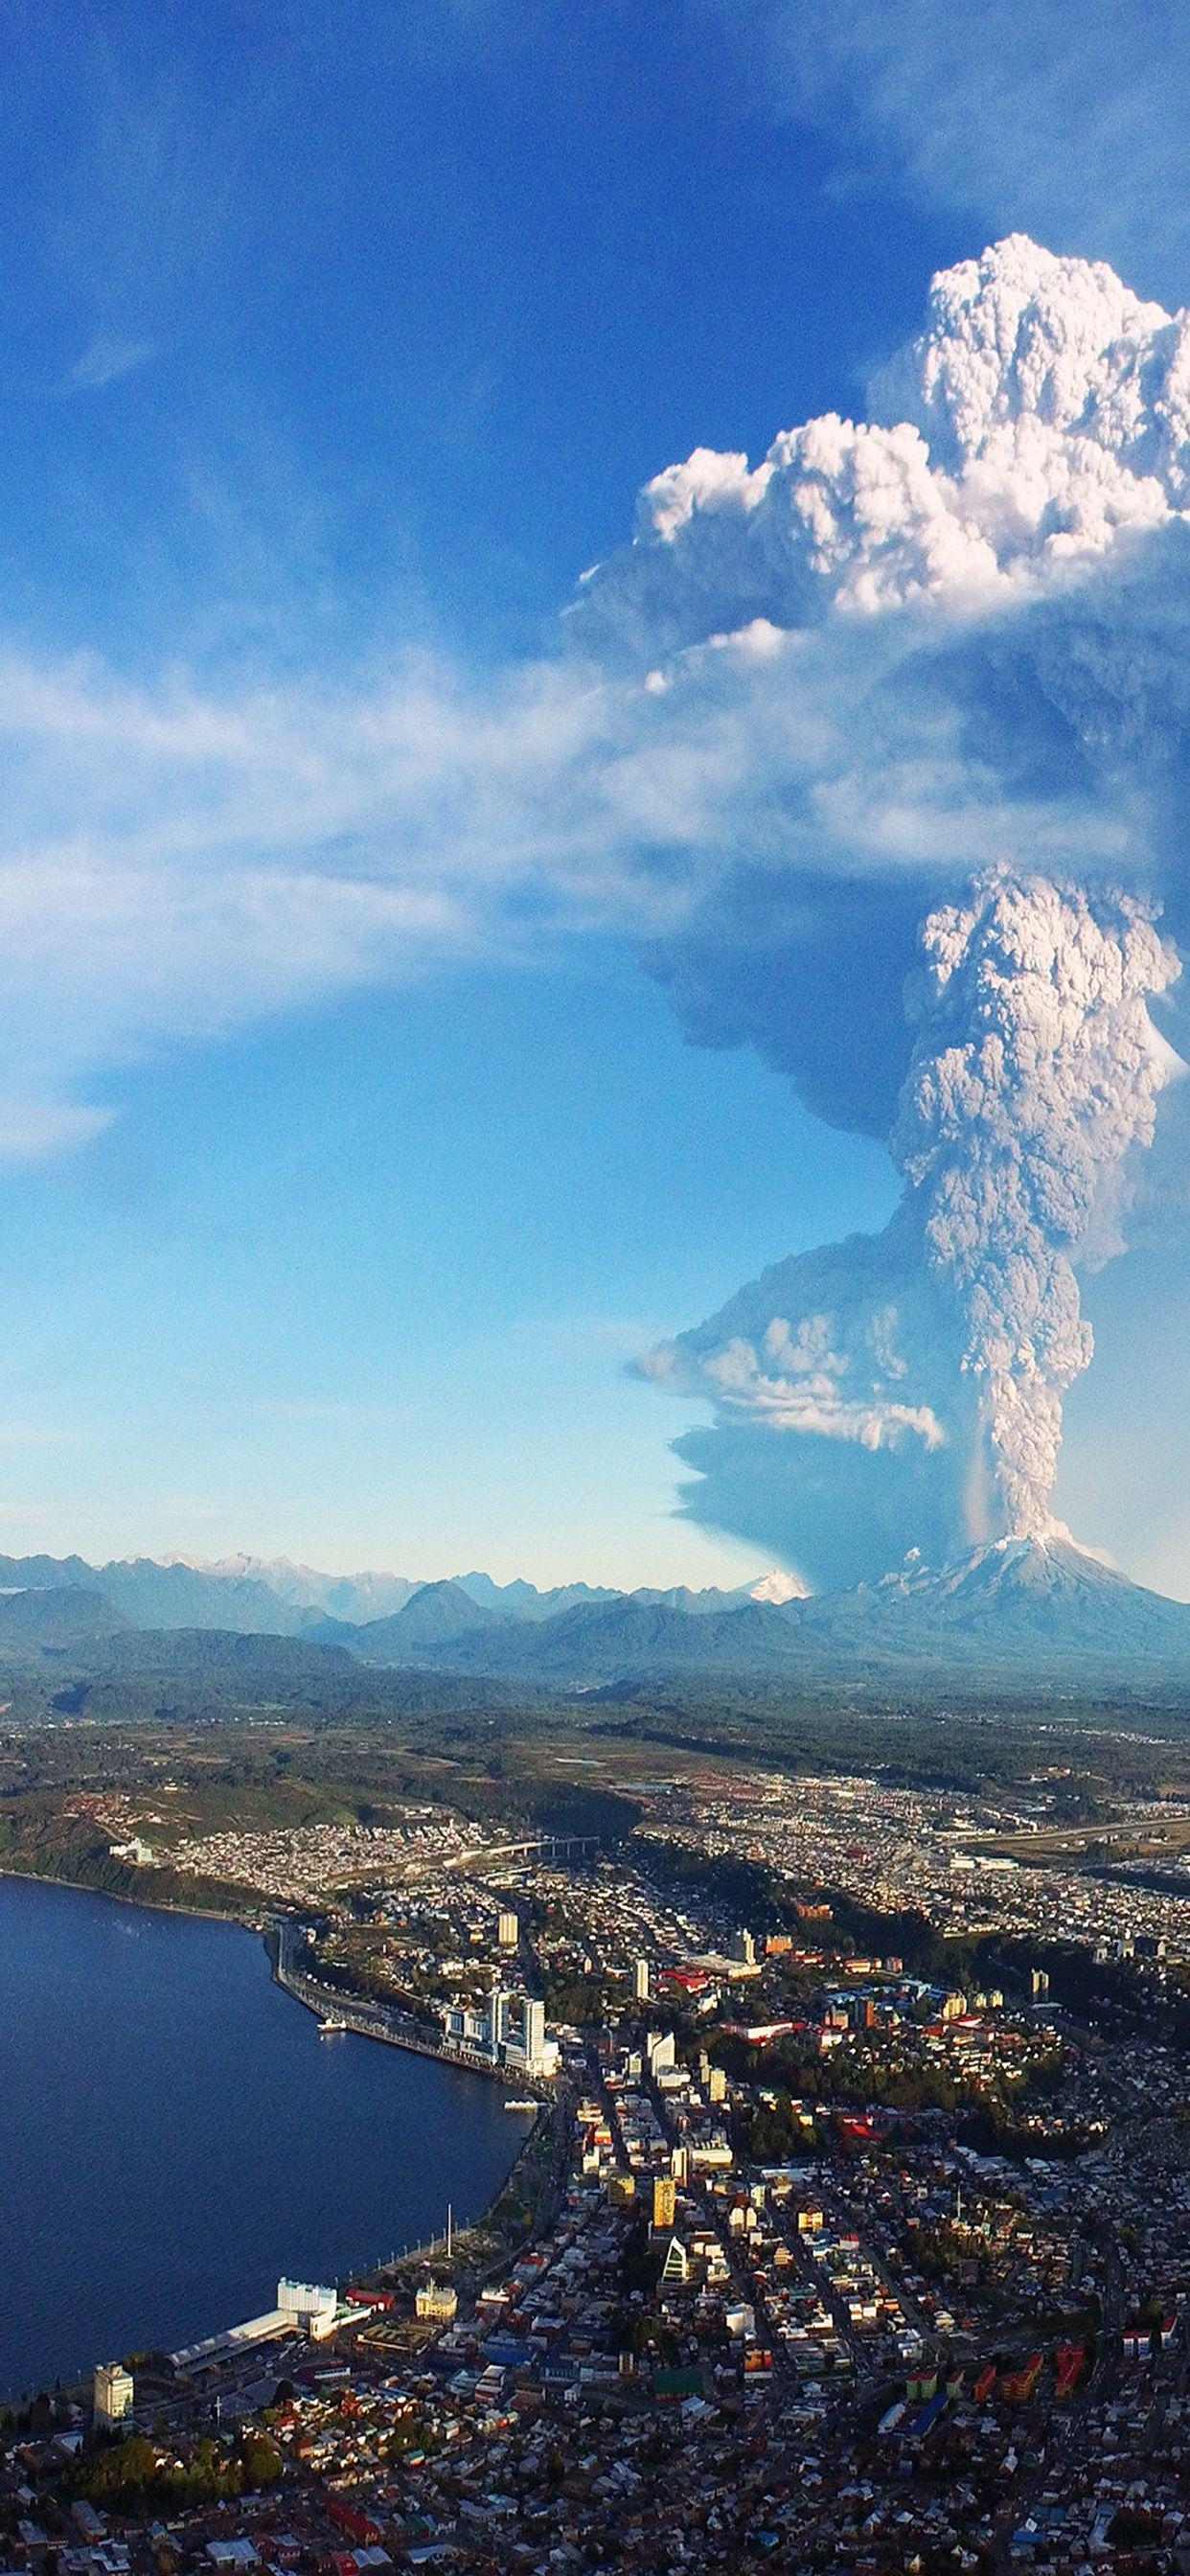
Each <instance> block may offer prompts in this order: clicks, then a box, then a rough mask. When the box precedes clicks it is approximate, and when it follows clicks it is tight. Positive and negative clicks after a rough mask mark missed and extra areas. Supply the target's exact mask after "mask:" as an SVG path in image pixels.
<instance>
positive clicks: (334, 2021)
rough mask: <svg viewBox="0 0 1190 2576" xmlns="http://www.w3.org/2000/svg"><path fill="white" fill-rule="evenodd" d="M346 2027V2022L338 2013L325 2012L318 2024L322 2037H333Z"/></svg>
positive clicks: (320, 2036) (319, 2033) (319, 2034)
mask: <svg viewBox="0 0 1190 2576" xmlns="http://www.w3.org/2000/svg"><path fill="white" fill-rule="evenodd" d="M346 2028H347V2024H346V2022H345V2021H343V2020H341V2019H340V2016H339V2014H338V2013H324V2014H323V2017H322V2020H321V2021H320V2022H319V2025H318V2036H319V2038H320V2039H333V2038H334V2037H335V2035H336V2033H337V2032H338V2031H341V2030H346Z"/></svg>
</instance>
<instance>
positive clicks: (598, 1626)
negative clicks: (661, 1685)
mask: <svg viewBox="0 0 1190 2576" xmlns="http://www.w3.org/2000/svg"><path fill="white" fill-rule="evenodd" d="M382 1605H387V1606H382ZM349 1614H350V1615H349ZM361 1614H362V1615H361ZM145 1632H158V1633H160V1632H175V1633H174V1634H173V1635H172V1637H171V1640H170V1649H169V1655H168V1659H167V1660H168V1663H169V1666H170V1668H171V1669H173V1670H178V1669H180V1667H181V1664H182V1663H184V1661H185V1656H186V1652H187V1648H186V1643H185V1640H186V1637H187V1635H190V1636H192V1637H193V1639H194V1644H193V1648H192V1650H191V1651H192V1654H193V1656H194V1657H195V1658H197V1659H198V1660H199V1661H201V1662H204V1668H206V1669H211V1668H212V1666H211V1656H212V1652H213V1650H214V1647H215V1643H216V1639H215V1636H214V1635H213V1634H212V1632H220V1633H222V1634H223V1635H224V1636H225V1637H240V1638H244V1637H250V1638H253V1639H255V1640H258V1641H259V1647H258V1651H257V1652H256V1653H255V1654H254V1656H253V1659H252V1664H251V1669H252V1671H253V1672H254V1673H256V1671H257V1668H258V1667H259V1669H260V1672H261V1673H265V1672H267V1668H268V1665H269V1656H270V1644H271V1645H272V1646H273V1647H274V1648H275V1649H276V1653H275V1656H274V1661H275V1662H276V1664H277V1667H278V1671H279V1672H280V1670H281V1669H282V1668H284V1670H285V1671H287V1672H288V1671H290V1670H291V1669H292V1670H294V1671H296V1670H297V1663H296V1662H295V1656H296V1655H297V1654H298V1651H299V1649H300V1655H301V1658H302V1659H303V1660H302V1661H301V1670H302V1673H303V1675H304V1677H305V1679H306V1681H307V1683H308V1684H309V1686H310V1687H311V1688H315V1687H316V1686H317V1678H318V1674H319V1673H320V1672H322V1673H323V1674H324V1677H325V1679H326V1681H327V1684H328V1688H329V1687H331V1686H333V1688H334V1690H335V1691H336V1692H339V1693H341V1691H342V1687H343V1678H344V1675H345V1674H350V1673H354V1674H356V1675H357V1676H358V1683H357V1684H353V1686H352V1688H353V1695H354V1694H355V1692H356V1691H357V1689H359V1688H363V1687H364V1686H365V1685H364V1671H362V1670H361V1667H362V1668H364V1670H370V1671H371V1672H372V1673H373V1674H374V1675H379V1674H380V1673H381V1672H388V1673H395V1672H405V1673H410V1672H413V1673H416V1672H421V1673H424V1674H425V1675H427V1676H429V1675H432V1674H440V1675H454V1676H458V1677H460V1678H466V1677H470V1678H471V1679H473V1680H474V1681H476V1682H479V1681H483V1682H485V1683H487V1682H492V1683H502V1684H504V1685H509V1684H511V1685H515V1686H517V1687H518V1688H528V1687H532V1688H536V1689H543V1690H548V1691H553V1692H557V1691H562V1692H575V1691H579V1692H589V1691H592V1690H601V1689H609V1688H612V1689H614V1688H617V1687H623V1686H624V1685H626V1684H631V1683H633V1682H636V1681H642V1682H643V1681H660V1680H664V1679H665V1678H666V1677H671V1676H672V1677H678V1676H681V1677H683V1678H686V1679H694V1678H696V1677H702V1678H703V1679H705V1680H707V1681H713V1680H718V1681H719V1682H720V1683H726V1682H728V1681H729V1680H731V1679H732V1678H735V1677H738V1678H739V1679H741V1680H758V1679H763V1680H766V1681H768V1682H770V1683H782V1682H788V1683H789V1685H790V1686H791V1688H797V1687H803V1686H806V1687H809V1686H812V1687H815V1688H821V1687H832V1686H839V1685H844V1686H853V1685H854V1686H862V1685H865V1684H873V1683H875V1684H879V1685H880V1686H881V1687H888V1688H898V1687H904V1688H908V1687H910V1686H911V1685H912V1684H918V1685H921V1684H930V1685H934V1684H944V1683H946V1682H948V1681H949V1682H953V1683H955V1684H958V1685H960V1686H961V1687H963V1688H964V1689H968V1690H969V1689H971V1688H972V1687H975V1686H979V1685H987V1686H989V1687H994V1686H1011V1687H1013V1688H1014V1689H1017V1690H1021V1689H1025V1690H1028V1689H1031V1688H1035V1687H1036V1688H1042V1689H1045V1690H1063V1689H1069V1690H1073V1691H1081V1692H1084V1693H1096V1694H1100V1693H1103V1692H1112V1693H1124V1694H1128V1695H1135V1694H1136V1693H1138V1692H1139V1693H1143V1692H1144V1691H1145V1690H1148V1689H1159V1690H1161V1691H1162V1692H1164V1693H1169V1692H1170V1691H1172V1692H1175V1693H1177V1694H1178V1695H1181V1694H1182V1693H1186V1694H1187V1695H1188V1696H1190V1604H1186V1603H1183V1602H1177V1601H1170V1600H1167V1599H1166V1598H1165V1597H1164V1596H1163V1595H1161V1594H1159V1593H1155V1592H1149V1591H1146V1590H1145V1589H1144V1588H1143V1587H1142V1586H1141V1585H1139V1584H1135V1583H1131V1582H1129V1580H1128V1579H1127V1577H1126V1576H1124V1575H1122V1574H1119V1573H1117V1572H1116V1571H1114V1569H1112V1568H1110V1567H1108V1566H1105V1565H1103V1564H1101V1563H1100V1562H1099V1560H1098V1559H1097V1558H1094V1557H1091V1556H1088V1555H1086V1554H1085V1553H1084V1552H1083V1551H1082V1550H1081V1549H1079V1548H1077V1547H1075V1546H1074V1545H1073V1544H1072V1543H1071V1542H1070V1541H1069V1540H1067V1539H1064V1538H1058V1537H1054V1538H1046V1539H1012V1540H1001V1541H999V1542H997V1543H995V1544H994V1545H991V1546H987V1547H982V1548H977V1549H975V1550H973V1551H972V1552H971V1553H970V1554H968V1555H966V1556H964V1557H961V1558H959V1559H957V1560H956V1561H954V1562H953V1563H951V1564H948V1565H945V1566H942V1567H929V1566H927V1565H925V1564H923V1563H922V1562H921V1561H920V1560H919V1559H918V1558H917V1557H916V1556H914V1557H912V1558H910V1559H909V1560H908V1561H907V1562H906V1564H905V1565H904V1566H903V1567H902V1568H901V1569H900V1570H899V1571H898V1572H896V1573H894V1574H889V1575H887V1576H885V1577H884V1579H883V1580H882V1581H881V1582H878V1583H873V1584H863V1585H859V1586H857V1587H856V1588H855V1589H854V1590H851V1591H846V1592H836V1593H830V1594H824V1595H819V1596H817V1597H816V1598H807V1597H805V1596H804V1595H803V1594H802V1593H801V1591H800V1589H799V1588H798V1587H797V1586H796V1585H795V1584H794V1583H793V1582H792V1581H791V1579H790V1578H788V1577H785V1576H781V1575H774V1576H767V1577H762V1578H761V1579H760V1580H759V1581H758V1582H756V1583H753V1584H751V1585H748V1586H744V1587H741V1588H740V1589H739V1590H738V1591H735V1592H730V1591H718V1590H710V1591H704V1592H697V1593H696V1592H690V1591H687V1590H686V1589H685V1588H684V1587H677V1588H675V1589H673V1590H670V1591H655V1590H648V1589H646V1590H641V1591H637V1592H632V1593H623V1592H614V1591H611V1590H609V1589H607V1588H605V1587H601V1586H598V1585H588V1584H582V1583H575V1584H566V1585H562V1586H559V1587H557V1588H556V1589H554V1590H552V1591H545V1592H542V1591H538V1590H537V1589H536V1587H535V1586H534V1585H532V1584H528V1583H510V1584H505V1585H500V1584H496V1583H494V1582H493V1581H492V1580H491V1578H490V1577H489V1576H487V1575H483V1574H468V1575H460V1576H457V1577H451V1578H448V1579H446V1580H443V1581H438V1582H431V1583H425V1584H415V1583H413V1582H411V1581H407V1580H406V1579H405V1578H404V1577H402V1576H397V1575H381V1574H367V1575H358V1576H351V1577H347V1576H331V1575H319V1574H317V1573H315V1572H313V1571H312V1570H311V1569H309V1568H306V1567H300V1566H291V1565H289V1564H288V1563H286V1562H284V1561H282V1562H280V1563H271V1564H270V1563H262V1562H261V1561H260V1560H259V1559H256V1558H251V1557H235V1558H231V1559H228V1560H225V1561H223V1562H222V1563H220V1564H217V1565H207V1566H201V1565H192V1564H187V1563H182V1562H178V1561H174V1562H170V1563H164V1564H161V1563H158V1562H157V1561H156V1560H155V1559H150V1558H136V1559H123V1560H118V1561H114V1562H112V1563H110V1564H107V1565H100V1566H91V1565H88V1564H87V1563H86V1562H85V1560H84V1559H83V1558H81V1557H66V1558H55V1557H48V1556H38V1557H24V1558H13V1557H7V1558H0V1662H2V1663H5V1664H9V1665H12V1664H17V1665H21V1664H23V1665H26V1666H27V1665H28V1664H29V1663H30V1661H32V1662H33V1663H35V1664H44V1662H45V1661H46V1660H47V1659H49V1660H50V1661H51V1662H52V1663H54V1664H55V1665H57V1666H60V1667H66V1668H68V1669H70V1670H72V1671H75V1670H79V1669H81V1668H82V1667H83V1666H85V1665H86V1664H87V1663H88V1661H93V1660H94V1659H95V1658H99V1659H100V1660H101V1661H102V1664H103V1668H104V1670H105V1673H106V1674H107V1676H108V1677H109V1679H111V1678H113V1677H114V1676H116V1675H118V1673H119V1671H120V1669H121V1667H122V1666H127V1668H128V1671H129V1673H130V1674H131V1673H132V1672H134V1671H135V1672H143V1671H144V1670H145V1669H146V1650H145V1647H144V1645H143V1643H139V1642H138V1639H143V1637H144V1635H145ZM197 1632H205V1633H206V1642H205V1645H204V1643H203V1640H202V1637H201V1636H200V1634H199V1633H197ZM283 1649H284V1651H283ZM162 1653H163V1650H158V1651H157V1662H158V1663H161V1662H162ZM229 1655H231V1649H230V1647H229V1648H228V1649H227V1652H226V1653H225V1654H224V1656H223V1661H227V1659H228V1656H229ZM232 1664H235V1665H236V1668H237V1669H238V1668H242V1666H243V1658H242V1656H240V1657H239V1658H238V1661H237V1658H236V1657H235V1656H232V1657H231V1664H229V1669H231V1668H232Z"/></svg>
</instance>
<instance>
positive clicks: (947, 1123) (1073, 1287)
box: [891, 875, 1178, 1537]
mask: <svg viewBox="0 0 1190 2576" xmlns="http://www.w3.org/2000/svg"><path fill="white" fill-rule="evenodd" d="M921 946H922V951H923V956H924V966H923V968H922V971H921V973H920V975H919V976H918V977H917V978H916V979H915V983H914V985H913V986H911V989H910V997H909V1008H910V1015H911V1018H912V1019H913V1020H914V1021H915V1022H916V1024H917V1028H918V1036H917V1042H916V1045H915V1048H914V1054H913V1060H912V1063H911V1066H910V1069H909V1074H908V1076H907V1079H906V1082H905V1087H904V1090H903V1093H902V1096H901V1105H900V1112H899V1116H898V1120H897V1125H896V1129H895V1131H894V1134H893V1137H892V1139H891V1143H892V1149H893V1153H894V1155H895V1158H896V1160H897V1162H898V1163H899V1165H900V1167H901V1169H902V1170H903V1171H904V1174H905V1177H906V1180H907V1181H908V1183H909V1185H910V1188H911V1190H912V1192H913V1193H914V1198H915V1201H916V1204H917V1207H918V1210H919V1212H920V1215H921V1219H922V1231H923V1240H924V1247H925V1253H926V1258H927V1260H928V1262H929V1263H930V1265H931V1267H932V1268H933V1269H934V1270H935V1271H936V1272H938V1273H939V1274H941V1275H942V1276H943V1277H944V1278H945V1279H946V1280H948V1281H949V1282H950V1284H951V1286H952V1287H953V1289H954V1292H955V1294H956V1296H957V1297H958V1299H959V1301H960V1304H961V1307H962V1310H963V1315H964V1321H965V1335H966V1338H965V1349H964V1354H963V1362H962V1365H963V1367H964V1369H966V1370H969V1371H970V1372H971V1373H972V1374H973V1376H974V1378H975V1379H976V1381H977V1384H978V1387H979V1417H980V1424H981V1429H982V1433H983V1440H984V1444H985V1455H984V1459H983V1460H980V1461H978V1462H977V1475H976V1479H975V1486H976V1494H975V1498H974V1500H975V1510H974V1514H973V1517H974V1518H976V1520H979V1519H985V1520H986V1518H987V1517H988V1516H989V1512H990V1518H991V1520H992V1522H993V1524H994V1532H995V1534H996V1535H998V1536H1013V1537H1018V1536H1019V1537H1036V1536H1043V1535H1044V1534H1045V1532H1046V1530H1047V1529H1049V1528H1050V1527H1051V1526H1052V1522H1051V1517H1050V1497H1051V1494H1052V1490H1053V1484H1054V1478H1055V1474H1056V1472H1057V1461H1058V1446H1059V1441H1060V1438H1061V1419H1062V1397H1063V1395H1064V1393H1065V1391H1066V1389H1067V1388H1068V1387H1069V1386H1070V1384H1071V1383H1072V1381H1073V1380H1074V1378H1076V1377H1077V1376H1078V1374H1079V1372H1080V1371H1081V1370H1082V1369H1085V1368H1086V1366H1087V1364H1088V1362H1089V1360H1090V1357H1091V1351H1092V1337H1091V1328H1090V1325H1089V1324H1088V1323H1086V1322H1085V1320H1084V1319H1083V1317H1082V1314H1081V1312H1080V1301H1079V1290H1078V1281H1077V1278H1076V1276H1075V1272H1074V1267H1073V1260H1074V1257H1075V1256H1077V1254H1078V1252H1079V1250H1080V1248H1082V1247H1086V1246H1087V1245H1088V1241H1089V1238H1090V1236H1091V1230H1092V1227H1093V1225H1098V1226H1099V1227H1100V1228H1101V1229H1102V1228H1103V1227H1104V1225H1105V1220H1107V1219H1109V1218H1110V1202H1111V1197H1112V1194H1113V1189H1114V1188H1117V1187H1118V1182H1119V1175H1120V1167H1121V1164H1122V1161H1123V1158H1124V1156H1125V1155H1126V1153H1127V1152H1128V1150H1129V1148H1130V1147H1133V1146H1145V1145H1147V1144H1149V1143H1150V1142H1151V1140H1152V1134H1153V1120H1154V1110H1155V1104H1156V1099H1157V1094H1158V1091H1159V1090H1160V1088H1161V1086H1162V1084H1163V1082H1165V1081H1166V1080H1167V1079H1168V1076H1169V1073H1170V1070H1171V1069H1172V1066H1173V1064H1174V1063H1175V1062H1176V1059H1175V1058H1173V1056H1172V1053H1171V1050H1170V1049H1168V1048H1167V1047H1165V1046H1164V1045H1163V1042H1162V1041H1161V1039H1160V1038H1159V1037H1158V1035H1157V1032H1156V1030H1155V1029H1154V1027H1153V1024H1152V1022H1151V1020H1150V1018H1149V1015H1148V1011H1147V1009H1146V1000H1147V997H1148V996H1149V995H1150V994H1154V993H1160V992H1162V991H1163V990H1164V989H1165V987H1166V986H1167V985H1168V984H1170V983H1172V982H1173V980H1174V978H1175V976H1176V974H1177V972H1178V966H1177V961H1176V959H1175V957H1174V954H1173V951H1172V950H1171V949H1170V948H1169V947H1168V946H1167V945H1166V944H1165V943H1164V942H1163V941H1162V940H1161V939H1160V938H1159V936H1158V934H1157V932H1156V930H1155V929H1154V927H1153V919H1152V914H1151V911H1150V910H1149V909H1148V908H1147V907H1146V906H1145V905H1143V904H1142V903H1141V902H1139V901H1137V900H1135V899H1133V898H1129V897H1126V896H1110V895H1109V896H1104V895H1099V894H1097V895H1096V896H1094V897H1092V896H1091V895H1089V894H1087V893H1085V892H1083V891H1082V890H1081V889H1079V888H1077V887H1074V886H1062V885H1059V884H1056V883H1054V882H1053V881H1051V880H1048V879H1046V878H1043V877H1030V878H1019V877H1011V876H1007V875H1005V876H1000V875H992V876H991V877H989V878H987V879H985V880H983V881H982V882H981V883H978V884H976V886H975V887H974V888H973V889H972V891H971V894H970V896H969V897H968V898H967V899H966V900H964V901H962V902H960V903H953V904H946V905H943V906H941V907H940V908H939V909H938V910H937V911H935V912H932V913H931V914H930V915H929V918H928V920H927V921H926V922H925V924H924V925H923V929H922V933H921ZM984 1466H986V1468H987V1469H988V1470H990V1479H989V1481H990V1486H991V1492H990V1494H989V1495H987V1497H986V1503H987V1507H988V1509H987V1510H986V1511H985V1510H983V1509H981V1508H980V1501H979V1486H980V1484H981V1483H982V1482H983V1478H982V1477H981V1475H980V1474H979V1469H980V1468H981V1467H984ZM972 1534H973V1535H976V1534H980V1533H978V1531H976V1530H973V1533H972Z"/></svg>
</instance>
